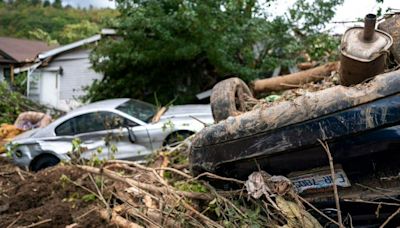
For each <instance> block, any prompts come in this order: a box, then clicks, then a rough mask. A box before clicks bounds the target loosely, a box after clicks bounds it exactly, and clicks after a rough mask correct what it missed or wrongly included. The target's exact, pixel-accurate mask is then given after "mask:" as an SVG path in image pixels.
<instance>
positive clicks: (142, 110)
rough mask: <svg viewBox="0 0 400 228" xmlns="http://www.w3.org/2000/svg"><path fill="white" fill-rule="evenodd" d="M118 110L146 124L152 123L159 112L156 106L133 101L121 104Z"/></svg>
mask: <svg viewBox="0 0 400 228" xmlns="http://www.w3.org/2000/svg"><path fill="white" fill-rule="evenodd" d="M117 109H118V110H120V111H122V112H125V113H126V114H128V115H131V116H133V117H135V118H137V119H139V120H141V121H143V122H146V123H148V122H150V121H151V119H152V118H153V116H154V115H155V114H156V111H157V108H156V106H154V105H152V104H149V103H146V102H143V101H138V100H133V99H131V100H129V101H127V102H125V103H123V104H121V105H120V106H118V107H117Z"/></svg>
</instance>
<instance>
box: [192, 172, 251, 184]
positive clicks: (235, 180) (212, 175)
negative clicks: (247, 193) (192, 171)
mask: <svg viewBox="0 0 400 228" xmlns="http://www.w3.org/2000/svg"><path fill="white" fill-rule="evenodd" d="M203 176H207V177H210V178H213V179H218V180H224V181H231V182H235V183H238V184H244V183H245V182H244V181H241V180H238V179H235V178H230V177H221V176H218V175H215V174H213V173H209V172H205V173H202V174H200V175H198V176H197V177H195V178H193V179H192V180H197V179H199V178H200V177H203Z"/></svg>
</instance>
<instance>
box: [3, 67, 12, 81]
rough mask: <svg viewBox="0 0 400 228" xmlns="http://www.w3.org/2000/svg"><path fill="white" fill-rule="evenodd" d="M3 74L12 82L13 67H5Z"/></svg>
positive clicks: (5, 78)
mask: <svg viewBox="0 0 400 228" xmlns="http://www.w3.org/2000/svg"><path fill="white" fill-rule="evenodd" d="M3 76H4V80H5V81H6V82H8V83H11V68H10V67H4V68H3Z"/></svg>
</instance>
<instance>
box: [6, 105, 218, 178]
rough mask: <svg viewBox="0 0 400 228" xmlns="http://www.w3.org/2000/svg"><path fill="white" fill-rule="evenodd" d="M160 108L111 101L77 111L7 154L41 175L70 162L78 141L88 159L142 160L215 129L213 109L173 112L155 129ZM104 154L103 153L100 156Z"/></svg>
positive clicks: (17, 141)
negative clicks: (210, 126) (208, 125)
mask: <svg viewBox="0 0 400 228" xmlns="http://www.w3.org/2000/svg"><path fill="white" fill-rule="evenodd" d="M156 111H157V110H156V108H155V107H154V106H152V105H150V104H147V103H144V102H141V101H137V100H133V99H110V100H105V101H100V102H95V103H92V104H89V105H86V106H83V107H81V108H78V109H76V110H74V111H72V112H70V113H68V114H66V115H65V116H63V117H61V118H59V119H58V120H56V121H54V122H53V123H51V124H50V125H48V126H47V127H45V128H41V129H35V130H32V131H29V132H25V133H24V134H22V135H20V136H18V137H17V138H15V139H14V140H13V141H12V142H11V143H10V144H9V145H8V148H9V149H10V150H12V151H13V161H14V162H15V163H16V164H17V165H19V166H22V167H29V168H30V169H31V170H39V169H42V168H44V167H46V166H49V165H54V164H55V163H58V162H59V161H60V160H63V159H69V157H68V155H67V153H68V152H69V151H71V150H72V144H71V142H72V140H73V139H74V138H79V139H80V140H81V142H82V143H81V144H80V146H81V147H82V148H84V150H85V151H86V152H85V153H83V154H82V156H83V157H85V158H87V159H90V158H91V157H92V155H93V154H97V156H98V157H99V158H100V159H103V158H110V157H112V156H111V150H114V151H115V150H116V153H115V155H114V156H115V158H117V159H127V160H141V159H143V158H144V157H145V156H147V155H149V154H150V153H151V152H152V151H153V150H155V149H158V148H160V147H161V146H162V145H164V144H168V143H172V142H173V141H174V140H177V139H176V137H180V136H182V137H187V136H188V135H190V134H193V133H195V132H198V131H200V130H201V129H202V128H203V127H204V123H202V122H205V123H212V122H213V119H212V116H211V109H210V107H209V105H182V106H172V107H170V108H168V109H167V111H166V112H165V113H164V114H163V115H161V117H160V119H159V121H157V122H155V123H153V122H152V121H151V119H152V117H153V116H154V115H156ZM100 151H102V152H101V153H98V152H100Z"/></svg>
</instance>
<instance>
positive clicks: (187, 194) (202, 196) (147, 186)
mask: <svg viewBox="0 0 400 228" xmlns="http://www.w3.org/2000/svg"><path fill="white" fill-rule="evenodd" d="M77 167H79V168H80V169H82V170H84V171H86V172H90V173H94V174H97V175H102V174H103V175H105V176H107V177H108V178H110V179H113V180H117V181H121V182H124V183H126V184H128V185H130V186H133V187H137V188H140V189H144V190H146V191H150V192H156V193H165V192H170V189H167V188H165V187H158V186H155V185H151V184H146V183H143V182H140V181H136V180H133V179H128V178H125V177H123V176H120V175H118V173H116V172H113V171H111V170H108V169H102V170H100V169H99V168H94V167H90V166H82V165H78V166H77ZM176 193H177V194H178V195H181V196H184V197H187V198H191V199H199V200H212V199H213V198H214V197H213V196H211V195H209V194H207V193H200V192H184V191H176Z"/></svg>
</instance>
